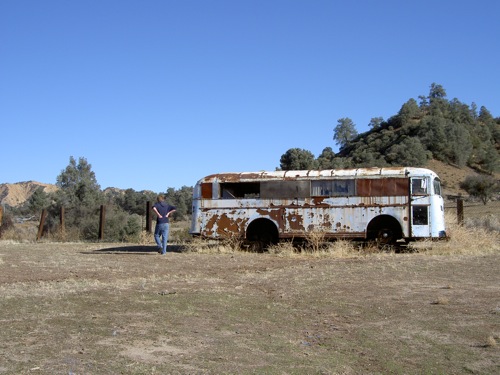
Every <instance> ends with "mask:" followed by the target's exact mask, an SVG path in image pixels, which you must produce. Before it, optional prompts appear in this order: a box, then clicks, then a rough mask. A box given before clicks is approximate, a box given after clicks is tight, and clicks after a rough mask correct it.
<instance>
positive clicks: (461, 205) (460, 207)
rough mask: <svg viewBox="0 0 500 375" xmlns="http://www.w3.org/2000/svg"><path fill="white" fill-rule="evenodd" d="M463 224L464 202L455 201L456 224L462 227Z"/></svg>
mask: <svg viewBox="0 0 500 375" xmlns="http://www.w3.org/2000/svg"><path fill="white" fill-rule="evenodd" d="M463 222H464V200H463V199H462V198H458V199H457V223H458V224H459V225H462V224H463Z"/></svg>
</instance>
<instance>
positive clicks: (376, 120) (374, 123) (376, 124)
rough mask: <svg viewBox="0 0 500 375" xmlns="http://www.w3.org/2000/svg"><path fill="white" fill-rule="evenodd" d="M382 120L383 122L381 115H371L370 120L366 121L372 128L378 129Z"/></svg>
mask: <svg viewBox="0 0 500 375" xmlns="http://www.w3.org/2000/svg"><path fill="white" fill-rule="evenodd" d="M383 122H384V118H383V117H372V118H371V120H370V122H369V123H368V126H369V127H370V128H372V129H373V130H376V129H380V127H381V126H382V123H383Z"/></svg>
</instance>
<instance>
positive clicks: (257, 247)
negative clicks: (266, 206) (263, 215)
mask: <svg viewBox="0 0 500 375" xmlns="http://www.w3.org/2000/svg"><path fill="white" fill-rule="evenodd" d="M246 240H247V241H248V243H249V245H250V249H251V250H252V251H256V252H262V251H264V250H266V249H267V248H268V247H269V246H270V245H276V244H277V243H278V241H279V233H278V228H277V227H276V225H275V224H274V223H273V222H272V221H271V220H269V219H256V220H254V221H252V222H251V223H250V225H249V226H248V228H247V231H246Z"/></svg>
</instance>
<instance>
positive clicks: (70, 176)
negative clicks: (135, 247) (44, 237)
mask: <svg viewBox="0 0 500 375" xmlns="http://www.w3.org/2000/svg"><path fill="white" fill-rule="evenodd" d="M56 185H57V186H58V187H59V188H60V189H59V190H57V191H56V192H54V193H53V194H52V195H51V198H52V205H51V206H50V207H49V214H50V215H49V218H48V220H47V225H48V226H49V229H55V228H56V227H57V222H58V220H57V219H56V218H57V217H58V216H59V213H60V209H61V207H64V209H65V218H66V220H65V225H66V229H69V228H72V229H73V230H74V232H78V233H79V235H80V236H82V237H83V238H84V239H93V240H95V239H96V238H97V229H98V224H99V209H100V205H101V204H102V203H104V197H103V194H102V192H101V188H100V186H99V184H98V183H97V180H96V177H95V173H94V172H93V171H92V166H91V165H90V164H89V163H88V162H87V159H85V158H83V157H80V158H79V159H78V163H77V162H76V160H75V158H74V157H73V156H71V157H70V159H69V165H68V166H67V167H66V168H65V169H63V170H62V171H61V174H60V175H59V176H57V179H56Z"/></svg>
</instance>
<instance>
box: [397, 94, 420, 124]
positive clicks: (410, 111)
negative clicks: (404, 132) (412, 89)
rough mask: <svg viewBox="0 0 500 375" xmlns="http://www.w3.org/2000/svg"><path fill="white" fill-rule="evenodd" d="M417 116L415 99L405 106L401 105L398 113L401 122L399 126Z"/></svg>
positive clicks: (418, 109)
mask: <svg viewBox="0 0 500 375" xmlns="http://www.w3.org/2000/svg"><path fill="white" fill-rule="evenodd" d="M419 114H420V108H419V107H418V104H417V101H416V100H415V99H410V100H408V101H407V102H406V103H405V104H403V105H402V107H401V109H400V110H399V113H398V115H399V117H400V120H401V125H405V124H406V123H408V121H409V120H411V119H412V118H415V117H416V116H417V115H419Z"/></svg>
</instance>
